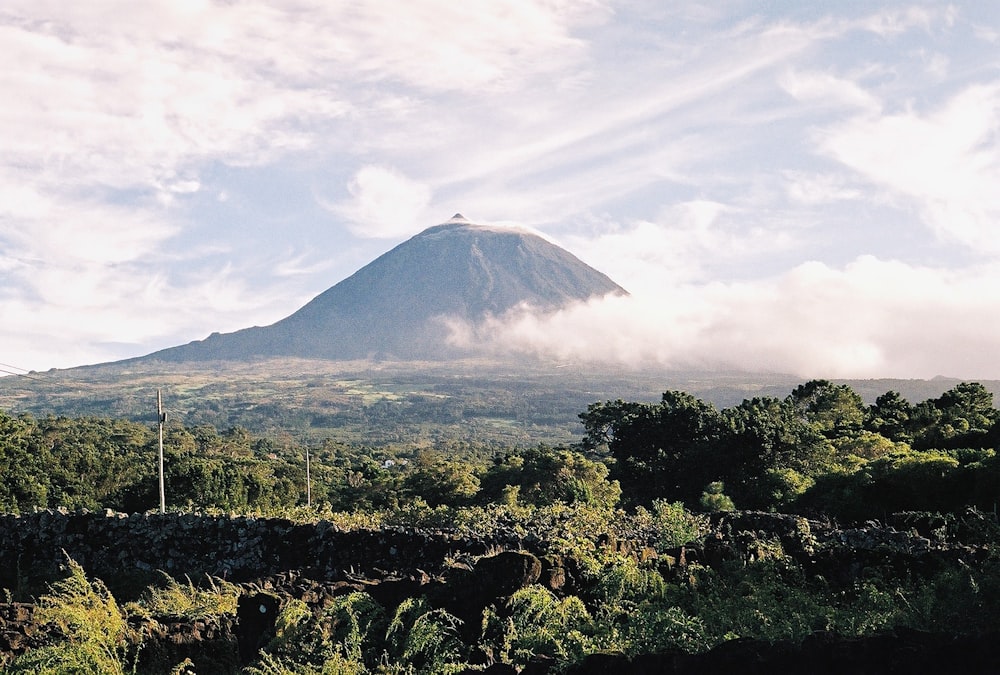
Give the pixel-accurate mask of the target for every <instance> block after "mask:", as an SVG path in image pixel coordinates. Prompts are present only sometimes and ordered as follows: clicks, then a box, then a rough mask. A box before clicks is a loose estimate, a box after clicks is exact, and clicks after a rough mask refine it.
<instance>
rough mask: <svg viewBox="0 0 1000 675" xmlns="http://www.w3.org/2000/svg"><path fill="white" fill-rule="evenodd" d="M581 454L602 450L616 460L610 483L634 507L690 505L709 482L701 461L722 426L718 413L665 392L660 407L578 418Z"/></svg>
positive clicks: (622, 406) (612, 405)
mask: <svg viewBox="0 0 1000 675" xmlns="http://www.w3.org/2000/svg"><path fill="white" fill-rule="evenodd" d="M580 418H581V419H582V420H583V424H584V428H585V430H586V436H585V438H584V441H583V445H584V448H587V449H597V448H601V447H606V448H607V449H608V451H609V452H610V453H611V455H612V456H613V457H614V459H615V464H614V467H613V469H612V472H611V477H612V478H614V479H617V480H618V481H619V483H620V485H621V488H622V495H623V497H625V498H627V499H628V500H630V501H632V502H634V503H649V502H651V501H652V500H653V499H657V498H664V499H683V500H685V501H687V502H688V503H695V502H696V501H697V499H698V497H699V494H700V487H696V486H701V485H705V484H706V483H708V482H710V481H711V480H714V479H715V478H716V476H714V475H711V468H710V467H709V464H708V463H706V461H705V460H706V458H710V457H711V453H712V451H713V450H715V449H716V448H717V446H718V444H719V440H720V439H721V438H722V436H723V434H724V432H725V424H724V421H723V419H722V416H721V415H720V414H719V412H718V411H717V410H716V409H715V407H714V406H712V405H711V404H709V403H704V402H702V401H700V400H698V399H697V398H695V397H693V396H691V395H690V394H685V393H683V392H679V391H668V392H666V393H664V394H663V397H662V399H661V400H660V402H659V403H655V404H647V403H626V402H623V401H620V400H619V401H614V402H611V401H609V402H607V403H595V404H592V405H590V406H588V408H587V411H586V412H585V413H581V415H580Z"/></svg>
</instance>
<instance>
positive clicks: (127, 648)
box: [8, 556, 140, 675]
mask: <svg viewBox="0 0 1000 675" xmlns="http://www.w3.org/2000/svg"><path fill="white" fill-rule="evenodd" d="M67 568H68V570H69V576H68V577H66V578H65V579H62V580H60V581H57V582H54V583H53V584H51V586H50V590H49V593H48V594H46V595H43V596H42V597H41V598H39V600H38V603H37V605H36V608H35V620H36V621H37V622H39V623H48V624H50V625H51V626H52V627H53V628H54V629H55V631H56V632H57V633H58V634H59V635H60V636H62V638H63V640H61V641H59V642H57V643H55V644H52V645H49V646H46V647H42V648H39V649H34V650H31V651H28V652H27V653H25V654H24V655H23V656H21V657H19V658H18V659H16V660H15V661H14V662H13V663H12V664H11V666H10V667H9V670H8V672H11V673H52V674H53V675H54V674H57V673H95V674H96V673H100V674H102V675H104V674H107V675H119V674H122V675H123V674H124V673H126V672H129V671H131V672H134V671H135V665H136V658H137V656H138V651H139V646H140V645H139V641H138V635H137V634H135V633H134V632H133V631H132V630H131V629H130V628H129V625H128V622H127V621H126V618H125V615H124V613H123V612H122V611H121V609H120V608H119V607H118V603H117V602H116V601H115V599H114V597H113V596H112V595H111V593H110V592H109V591H108V589H107V587H106V586H105V585H104V583H103V582H101V581H100V580H99V579H95V580H93V581H91V580H89V579H87V575H86V573H85V572H84V570H83V567H81V566H80V564H79V563H77V562H76V561H75V560H73V559H72V558H69V557H68V556H67ZM129 663H131V665H128V664H129Z"/></svg>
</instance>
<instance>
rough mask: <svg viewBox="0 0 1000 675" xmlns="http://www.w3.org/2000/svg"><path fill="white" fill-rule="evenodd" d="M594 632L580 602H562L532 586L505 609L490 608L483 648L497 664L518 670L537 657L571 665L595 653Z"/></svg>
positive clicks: (568, 600) (488, 609)
mask: <svg viewBox="0 0 1000 675" xmlns="http://www.w3.org/2000/svg"><path fill="white" fill-rule="evenodd" d="M592 632H593V622H592V619H591V617H590V614H589V612H588V611H587V608H586V607H585V606H584V604H583V602H582V601H581V600H580V599H579V598H577V597H574V596H568V597H565V598H562V599H559V598H557V597H556V596H555V595H553V594H552V592H551V591H549V590H548V589H545V588H542V587H541V586H529V587H527V588H522V589H520V590H519V591H517V592H516V593H514V594H513V595H512V596H511V597H510V599H509V600H508V601H507V603H506V604H505V605H504V606H503V607H500V608H497V607H490V608H487V611H486V613H485V615H484V617H483V638H482V641H481V646H480V648H481V649H482V650H483V651H484V652H485V653H486V654H487V655H488V656H489V657H490V658H491V659H492V660H493V661H498V662H502V663H510V664H513V665H514V666H516V667H518V668H523V667H524V666H525V665H526V664H527V663H528V661H529V660H530V659H531V658H532V657H533V656H535V655H545V656H548V657H551V658H553V659H555V660H556V661H557V662H558V663H560V664H562V665H568V664H571V663H575V662H577V661H579V660H580V659H582V658H583V657H584V656H585V655H586V654H587V653H588V652H590V651H594V649H595V646H596V645H595V643H594V641H593V639H592V638H591V637H590V634H591V633H592Z"/></svg>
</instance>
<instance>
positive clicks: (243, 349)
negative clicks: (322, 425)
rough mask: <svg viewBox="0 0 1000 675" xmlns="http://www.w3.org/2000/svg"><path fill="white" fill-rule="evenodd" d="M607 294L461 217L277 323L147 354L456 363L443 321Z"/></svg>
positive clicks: (537, 247) (567, 263)
mask: <svg viewBox="0 0 1000 675" xmlns="http://www.w3.org/2000/svg"><path fill="white" fill-rule="evenodd" d="M609 293H616V294H623V293H625V291H624V290H623V289H622V288H621V287H620V286H618V285H617V284H615V283H614V282H613V281H611V279H609V278H608V277H606V276H605V275H604V274H601V273H600V272H598V271H597V270H595V269H593V268H592V267H589V266H587V265H585V264H584V263H583V262H581V261H580V260H579V259H577V258H576V257H575V256H573V255H572V254H570V253H569V252H567V251H565V250H564V249H562V248H560V247H558V246H556V245H555V244H552V243H550V242H548V241H546V240H544V239H542V238H541V237H538V236H536V235H533V234H530V233H527V232H524V231H521V230H516V229H506V228H494V227H485V226H480V225H474V224H472V223H470V222H469V221H467V220H466V219H465V218H463V217H462V216H461V215H460V214H456V215H455V216H454V217H453V218H451V219H450V220H448V221H447V222H445V223H443V224H441V225H437V226H435V227H431V228H429V229H427V230H424V231H423V232H421V233H420V234H418V235H416V236H415V237H413V238H411V239H409V240H408V241H405V242H403V243H402V244H400V245H399V246H397V247H396V248H394V249H392V250H391V251H389V252H388V253H385V254H383V255H382V256H380V257H379V258H377V259H376V260H374V261H373V262H371V263H369V264H368V265H366V266H365V267H363V268H361V269H360V270H358V271H357V272H356V273H354V274H353V275H352V276H350V277H348V278H347V279H345V280H343V281H341V282H340V283H338V284H337V285H335V286H333V287H332V288H330V289H328V290H327V291H325V292H323V293H321V294H320V295H318V296H317V297H316V298H314V299H313V300H312V301H311V302H309V303H308V304H306V305H305V306H304V307H302V308H301V309H299V310H298V311H297V312H295V313H294V314H292V315H291V316H288V317H286V318H284V319H282V320H281V321H278V322H277V323H274V324H272V325H270V326H265V327H258V326H255V327H253V328H247V329H244V330H240V331H237V332H235V333H228V334H224V335H220V334H217V333H216V334H213V335H212V336H210V337H209V338H207V339H206V340H201V341H197V342H192V343H190V344H187V345H183V346H179V347H172V348H170V349H165V350H162V351H159V352H156V353H154V354H151V355H149V356H148V357H145V358H155V359H160V360H166V361H201V360H215V359H220V360H245V359H250V358H259V357H270V356H296V357H305V358H324V359H334V360H347V359H362V358H380V359H400V360H416V359H440V358H451V357H455V356H463V355H468V354H469V353H470V352H469V351H468V350H461V349H458V348H457V347H454V346H452V345H449V344H448V342H447V337H448V328H447V326H446V324H445V321H444V319H445V318H448V319H458V320H460V321H464V322H469V323H475V322H478V321H481V320H482V319H484V318H485V317H487V316H499V315H502V314H503V313H504V312H506V311H508V310H510V309H512V308H515V307H517V306H519V305H521V304H525V303H526V304H528V305H531V306H532V307H534V308H536V309H538V310H541V311H552V310H555V309H558V308H560V307H563V306H565V305H567V304H569V303H571V302H574V301H582V300H586V299H588V298H591V297H595V296H603V295H607V294H609Z"/></svg>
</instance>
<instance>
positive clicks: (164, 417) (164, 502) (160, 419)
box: [156, 389, 167, 513]
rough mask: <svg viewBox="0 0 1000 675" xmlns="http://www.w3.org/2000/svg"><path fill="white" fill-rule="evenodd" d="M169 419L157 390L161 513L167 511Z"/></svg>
mask: <svg viewBox="0 0 1000 675" xmlns="http://www.w3.org/2000/svg"><path fill="white" fill-rule="evenodd" d="M166 421H167V413H165V412H163V399H162V398H161V397H160V390H159V389H157V390H156V422H157V425H158V426H159V427H160V513H166V512H167V493H166V490H165V489H164V486H163V423H164V422H166Z"/></svg>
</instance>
